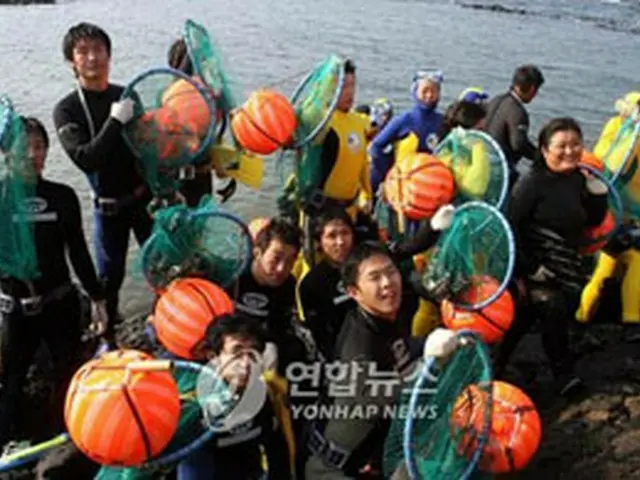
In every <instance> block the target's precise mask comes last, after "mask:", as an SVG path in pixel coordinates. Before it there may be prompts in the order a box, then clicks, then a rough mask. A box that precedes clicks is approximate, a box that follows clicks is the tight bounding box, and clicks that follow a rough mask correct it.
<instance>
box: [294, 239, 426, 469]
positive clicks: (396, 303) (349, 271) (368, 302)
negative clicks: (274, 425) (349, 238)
mask: <svg viewBox="0 0 640 480" xmlns="http://www.w3.org/2000/svg"><path fill="white" fill-rule="evenodd" d="M342 274H343V282H344V284H345V285H346V288H347V292H348V293H349V295H350V296H351V297H352V298H353V299H354V300H355V302H356V303H357V308H355V309H354V310H352V311H351V312H349V314H348V315H347V318H346V319H345V321H344V324H343V326H342V329H341V330H340V333H339V335H338V340H337V344H336V348H335V361H336V362H340V363H341V364H343V365H353V364H354V363H355V364H358V365H359V366H360V368H359V369H358V370H357V371H356V373H357V377H356V378H354V377H353V376H352V375H351V374H347V375H342V376H341V377H342V378H340V379H339V380H338V379H337V378H336V379H334V381H331V382H330V384H331V385H336V388H334V389H333V392H334V393H331V392H332V388H331V386H329V388H327V389H322V391H321V393H320V396H319V403H320V404H323V405H326V406H329V407H330V406H335V407H338V408H339V409H340V410H341V411H342V410H346V411H348V412H350V413H347V414H346V418H345V416H344V415H342V416H341V417H339V418H330V419H326V418H321V419H315V420H313V421H312V424H311V426H310V435H309V442H308V448H309V450H310V452H311V456H310V457H309V459H308V461H307V464H306V476H307V478H309V479H325V480H329V479H332V480H333V479H345V478H356V477H357V475H358V472H359V471H360V470H362V469H363V468H364V467H365V466H367V465H369V467H370V468H371V470H374V471H375V470H378V469H379V466H380V464H381V458H380V454H381V452H380V447H381V446H382V444H383V443H384V438H385V436H386V434H387V430H388V421H389V420H390V419H391V418H389V417H388V416H387V417H386V418H385V416H384V415H383V411H384V408H385V406H386V407H389V406H391V405H395V403H396V401H397V398H398V394H399V393H400V392H399V388H398V387H400V386H401V384H402V383H403V382H402V379H403V378H406V376H407V375H409V374H410V373H411V372H412V371H413V368H414V363H415V362H414V361H415V360H416V359H417V358H420V357H421V356H422V355H423V348H424V343H425V342H424V340H425V339H424V338H417V337H409V336H407V335H406V334H405V333H404V332H403V327H402V325H403V324H405V323H406V319H403V318H401V313H400V312H401V303H402V300H403V287H402V278H401V275H400V271H399V270H398V269H397V267H396V266H395V264H394V262H393V259H392V258H391V257H390V255H389V253H388V252H387V250H386V249H385V248H383V247H382V246H381V245H379V244H378V243H372V242H364V243H362V244H360V245H358V246H356V247H355V248H354V249H353V251H352V252H351V255H350V256H349V258H348V259H347V261H346V262H345V264H344V265H343V269H342ZM352 362H353V363H352ZM370 366H373V367H375V368H374V369H373V371H372V369H371V368H370ZM375 372H378V374H379V375H380V372H389V373H391V374H394V372H395V375H397V376H398V377H397V378H396V379H397V381H396V382H395V383H396V385H395V386H394V388H393V390H394V392H393V393H392V394H388V393H387V394H383V393H381V391H382V390H384V387H381V388H380V391H378V393H377V394H374V393H373V388H374V384H375V383H376V382H377V383H378V384H379V382H380V380H381V379H384V384H388V382H389V380H390V379H391V380H393V378H394V377H393V376H392V377H390V376H389V375H383V376H376V375H375ZM325 373H326V372H325ZM350 373H352V372H351V371H350ZM334 375H335V374H334ZM336 376H337V375H336ZM403 387H406V385H403ZM339 391H341V392H342V393H340V394H339V393H338V392H339ZM347 392H348V393H347ZM359 405H360V406H365V407H367V409H366V412H367V414H366V415H355V414H354V412H351V410H350V409H353V408H356V406H359ZM371 407H373V409H374V410H375V411H374V412H372V411H371ZM310 420H311V419H310Z"/></svg>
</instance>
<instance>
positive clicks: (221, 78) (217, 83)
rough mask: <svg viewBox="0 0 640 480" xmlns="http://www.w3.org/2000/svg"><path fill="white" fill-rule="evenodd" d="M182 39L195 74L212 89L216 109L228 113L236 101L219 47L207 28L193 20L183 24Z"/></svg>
mask: <svg viewBox="0 0 640 480" xmlns="http://www.w3.org/2000/svg"><path fill="white" fill-rule="evenodd" d="M184 40H185V42H186V44H187V50H188V51H189V57H190V58H191V62H192V63H193V68H194V70H195V73H196V75H197V76H198V77H199V78H200V79H202V81H203V82H204V83H205V84H206V85H207V87H209V88H210V89H211V90H212V91H213V92H212V93H213V97H214V99H215V102H216V107H217V108H218V110H219V111H221V112H222V113H223V114H225V115H228V114H229V112H231V110H232V109H234V108H235V107H236V102H235V96H234V95H233V93H232V91H231V85H230V82H229V78H228V77H227V75H226V73H225V70H224V68H223V61H222V55H221V54H220V51H219V49H218V48H216V46H215V43H214V42H213V41H212V40H211V37H210V36H209V33H208V32H207V30H206V29H205V28H204V27H203V26H202V25H199V24H198V23H196V22H194V21H193V20H187V21H186V23H185V25H184Z"/></svg>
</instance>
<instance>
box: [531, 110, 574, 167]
mask: <svg viewBox="0 0 640 480" xmlns="http://www.w3.org/2000/svg"><path fill="white" fill-rule="evenodd" d="M567 131H570V132H575V133H576V134H578V136H579V137H580V140H582V139H583V138H584V137H583V135H582V128H580V124H579V123H578V122H577V121H576V120H575V119H573V118H570V117H560V118H554V119H552V120H549V121H548V122H547V123H546V124H545V125H544V127H542V130H540V134H539V135H538V155H537V159H536V160H537V161H538V163H544V156H543V155H542V149H543V148H544V149H548V148H549V142H551V138H552V137H553V135H554V134H555V133H557V132H567Z"/></svg>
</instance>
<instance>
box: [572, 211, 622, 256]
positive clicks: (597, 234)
mask: <svg viewBox="0 0 640 480" xmlns="http://www.w3.org/2000/svg"><path fill="white" fill-rule="evenodd" d="M615 229H616V219H615V218H614V217H613V213H611V211H610V210H608V211H607V214H606V215H605V216H604V219H603V220H602V222H601V223H600V225H597V226H595V227H591V228H588V229H587V230H586V232H585V235H584V236H585V237H586V238H585V240H586V242H588V243H589V244H588V245H587V246H585V247H582V248H580V253H581V254H582V255H593V254H594V253H596V252H597V251H598V250H601V249H602V248H603V247H604V246H605V245H606V244H607V242H608V241H609V238H610V235H611V234H612V233H613V231H614V230H615ZM594 240H597V241H594Z"/></svg>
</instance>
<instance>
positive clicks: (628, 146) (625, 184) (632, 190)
mask: <svg viewBox="0 0 640 480" xmlns="http://www.w3.org/2000/svg"><path fill="white" fill-rule="evenodd" d="M638 162H640V119H636V118H634V117H629V118H628V119H627V120H626V121H625V122H624V123H623V124H622V126H621V127H620V130H618V132H617V134H616V137H615V138H614V140H613V141H612V142H611V145H610V146H609V148H608V149H607V151H606V153H605V154H604V155H603V157H602V163H603V165H604V176H605V178H607V179H608V180H609V181H610V182H611V183H612V184H613V186H614V188H615V190H616V191H617V193H618V194H619V196H620V200H621V201H622V207H623V210H624V213H625V214H626V215H628V216H630V217H632V218H635V219H638V218H640V172H639V171H638V170H639V169H638Z"/></svg>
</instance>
